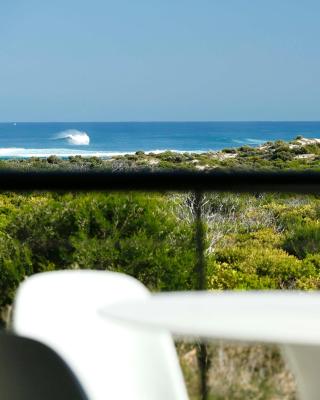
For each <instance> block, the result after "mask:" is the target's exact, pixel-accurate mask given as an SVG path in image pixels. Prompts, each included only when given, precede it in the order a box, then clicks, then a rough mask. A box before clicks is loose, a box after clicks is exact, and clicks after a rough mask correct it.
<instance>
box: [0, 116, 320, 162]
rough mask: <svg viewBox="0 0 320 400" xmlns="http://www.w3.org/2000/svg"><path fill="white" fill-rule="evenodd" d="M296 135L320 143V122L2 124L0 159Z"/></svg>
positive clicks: (232, 143)
mask: <svg viewBox="0 0 320 400" xmlns="http://www.w3.org/2000/svg"><path fill="white" fill-rule="evenodd" d="M297 135H302V136H304V137H307V138H315V137H317V138H320V122H106V123H104V122H103V123H102V122H72V123H71V122H68V123H15V122H11V123H0V158H15V157H19V158H21V157H32V156H35V157H48V156H49V155H52V154H55V155H57V156H60V157H68V156H70V155H78V154H79V155H83V156H93V155H95V156H100V157H109V156H112V155H116V154H126V153H132V152H136V151H138V150H143V151H146V152H147V151H149V152H151V151H152V152H160V151H165V150H172V151H180V152H183V151H187V152H205V151H210V150H212V151H215V150H221V149H223V148H230V147H232V148H235V147H239V146H242V145H250V146H258V145H260V144H262V143H264V142H266V141H273V140H280V139H281V140H292V139H294V138H295V137H296V136H297Z"/></svg>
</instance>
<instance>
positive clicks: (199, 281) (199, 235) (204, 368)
mask: <svg viewBox="0 0 320 400" xmlns="http://www.w3.org/2000/svg"><path fill="white" fill-rule="evenodd" d="M202 203H203V193H202V192H200V191H197V192H195V202H194V207H195V209H194V211H195V245H196V255H197V261H196V271H195V273H196V280H195V282H196V283H195V286H196V287H195V289H196V290H205V289H206V288H207V277H206V260H205V254H204V252H205V227H204V222H203V216H202ZM197 356H198V363H199V370H200V392H201V400H207V398H208V384H207V377H208V369H209V362H208V352H207V346H206V345H205V344H202V343H201V344H200V345H199V348H198V354H197Z"/></svg>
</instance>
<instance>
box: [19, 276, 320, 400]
mask: <svg viewBox="0 0 320 400" xmlns="http://www.w3.org/2000/svg"><path fill="white" fill-rule="evenodd" d="M13 328H14V331H15V333H16V334H18V335H22V336H25V337H29V338H33V339H35V340H37V341H39V342H42V343H44V344H45V345H47V346H49V347H51V348H52V349H53V350H54V351H55V352H56V353H57V354H58V355H59V356H60V357H61V358H62V359H63V360H64V361H65V363H66V364H67V365H68V366H69V367H70V369H71V370H72V371H73V373H74V374H75V376H76V377H77V378H78V380H79V382H80V383H81V385H82V387H83V388H84V391H85V393H86V395H87V396H88V398H89V399H94V400H99V399H105V398H108V397H110V398H111V397H112V398H114V399H126V398H130V399H137V400H138V399H139V400H140V399H150V400H153V399H155V400H158V399H159V400H160V399H161V400H162V399H187V394H186V390H185V386H184V383H183V379H182V374H181V371H180V368H179V365H178V360H177V357H176V353H175V349H174V346H173V342H172V338H171V334H172V335H175V336H178V337H184V338H186V337H187V338H189V339H199V338H202V339H205V340H209V339H224V340H231V341H243V342H265V343H275V344H278V345H280V347H281V349H283V352H284V355H285V357H286V358H287V360H288V361H289V365H290V366H291V368H292V369H293V372H294V373H295V375H296V378H297V383H298V388H299V392H300V397H301V399H303V400H316V399H318V398H319V392H320V382H319V379H318V366H319V365H320V294H318V293H317V292H314V293H302V292H266V291H264V292H196V293H195V292H185V293H165V294H155V295H150V293H149V292H148V291H147V289H146V288H145V287H144V286H143V285H142V284H140V283H139V282H138V281H136V280H135V279H133V278H130V277H128V276H126V275H123V274H118V273H112V272H95V271H63V272H49V273H43V274H38V275H35V276H33V277H31V278H29V279H28V280H26V281H25V282H24V283H23V284H22V285H21V287H20V289H19V291H18V294H17V297H16V301H15V306H14V313H13Z"/></svg>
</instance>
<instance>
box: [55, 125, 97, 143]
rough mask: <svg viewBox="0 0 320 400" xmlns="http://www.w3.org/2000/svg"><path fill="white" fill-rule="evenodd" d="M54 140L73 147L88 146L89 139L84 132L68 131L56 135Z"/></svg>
mask: <svg viewBox="0 0 320 400" xmlns="http://www.w3.org/2000/svg"><path fill="white" fill-rule="evenodd" d="M53 139H54V140H65V141H67V143H68V144H71V145H73V146H88V145H89V144H90V137H89V135H88V134H87V133H86V132H81V131H78V130H77V129H68V130H66V131H63V132H60V133H58V134H57V135H56V136H55V137H54V138H53Z"/></svg>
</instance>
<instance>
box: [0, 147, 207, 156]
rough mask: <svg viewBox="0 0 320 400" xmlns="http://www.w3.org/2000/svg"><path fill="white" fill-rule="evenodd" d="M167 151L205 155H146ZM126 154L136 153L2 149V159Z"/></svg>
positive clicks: (151, 151)
mask: <svg viewBox="0 0 320 400" xmlns="http://www.w3.org/2000/svg"><path fill="white" fill-rule="evenodd" d="M165 151H172V152H174V153H198V154H200V153H205V151H203V150H192V151H190V150H189V151H184V150H183V151H182V150H172V149H171V150H150V151H145V153H146V154H150V153H154V154H160V153H163V152H165ZM125 154H135V151H93V150H75V149H68V148H66V149H63V148H62V149H58V148H49V149H26V148H23V147H6V148H0V158H30V157H41V158H45V157H49V156H51V155H56V156H57V157H69V156H76V155H79V156H82V157H101V158H110V157H114V156H123V155H125Z"/></svg>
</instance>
